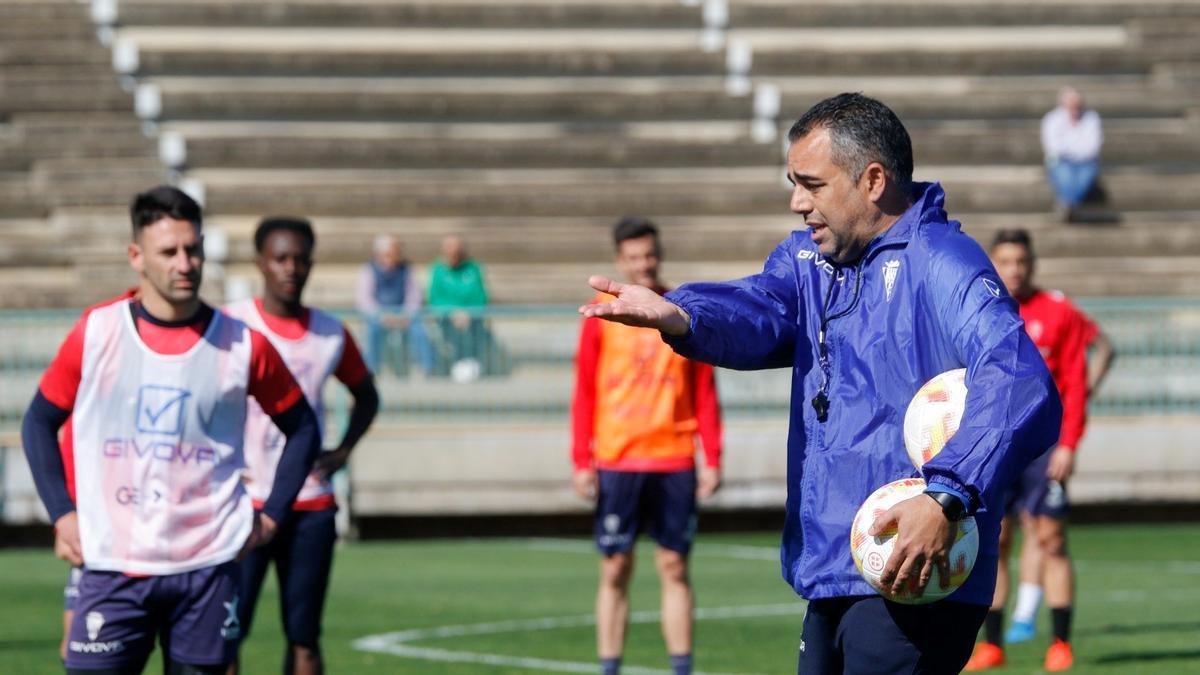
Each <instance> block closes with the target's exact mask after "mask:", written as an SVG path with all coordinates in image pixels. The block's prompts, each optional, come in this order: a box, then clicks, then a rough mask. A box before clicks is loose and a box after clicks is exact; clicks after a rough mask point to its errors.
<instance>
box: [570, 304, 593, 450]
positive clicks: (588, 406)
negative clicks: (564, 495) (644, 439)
mask: <svg viewBox="0 0 1200 675" xmlns="http://www.w3.org/2000/svg"><path fill="white" fill-rule="evenodd" d="M599 361H600V319H595V318H593V319H584V320H583V325H582V326H581V328H580V330H579V351H578V352H576V354H575V400H574V401H573V402H572V403H571V461H572V462H574V464H575V470H576V471H580V470H583V469H590V468H592V435H593V432H594V430H595V425H596V364H597V363H598V362H599Z"/></svg>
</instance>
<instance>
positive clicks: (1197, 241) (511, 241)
mask: <svg viewBox="0 0 1200 675" xmlns="http://www.w3.org/2000/svg"><path fill="white" fill-rule="evenodd" d="M950 215H951V217H952V218H954V219H957V220H960V221H961V222H962V223H963V227H964V229H965V231H966V232H967V233H968V234H969V235H971V236H972V237H974V238H975V239H976V240H977V241H979V242H980V243H981V244H982V245H984V246H986V245H987V244H988V243H989V242H990V241H991V240H992V238H993V237H994V236H995V233H996V232H997V231H998V230H1000V229H1002V228H1011V227H1023V228H1025V229H1028V230H1030V231H1031V232H1032V233H1033V234H1034V236H1035V237H1036V240H1037V251H1038V253H1039V254H1040V255H1041V256H1042V257H1051V258H1057V257H1081V258H1086V257H1106V256H1111V255H1112V252H1113V251H1119V250H1124V251H1127V252H1129V254H1130V255H1133V256H1136V255H1156V256H1158V255H1161V256H1200V237H1197V236H1196V234H1195V233H1196V226H1195V223H1196V222H1200V213H1195V212H1193V213H1188V212H1181V213H1174V212H1146V213H1134V214H1126V215H1125V218H1124V219H1123V220H1122V221H1121V222H1120V223H1113V224H1096V225H1091V224H1080V225H1072V226H1069V227H1064V226H1062V225H1061V224H1059V223H1058V222H1056V221H1055V220H1054V219H1053V216H1052V215H1051V214H1050V213H1043V214H1038V213H1033V214H1025V215H1022V216H1019V217H1015V216H1012V215H1010V214H989V213H960V212H955V213H951V214H950ZM613 222H614V219H611V218H570V217H567V218H526V217H521V218H477V219H467V218H445V219H437V218H420V219H403V220H398V219H395V218H339V217H336V216H331V217H324V218H317V219H315V220H314V227H315V228H316V232H317V239H318V247H317V248H318V251H317V260H318V263H319V264H321V265H326V264H349V265H357V264H360V263H361V262H363V261H365V260H366V259H367V258H368V257H369V255H370V251H371V245H372V241H373V239H374V238H375V236H376V235H378V234H381V233H389V234H394V235H396V236H397V237H399V238H400V239H401V240H402V241H403V242H404V245H405V250H406V252H407V254H408V255H409V257H410V258H411V259H413V260H416V261H427V260H432V259H433V258H435V257H436V256H437V255H438V249H439V245H440V242H441V239H442V237H444V236H446V235H447V234H452V233H453V234H461V235H462V236H463V237H465V238H466V239H467V241H469V242H470V249H471V251H472V254H473V255H475V256H476V257H478V258H479V259H480V260H484V261H495V262H527V263H537V262H551V261H552V262H564V263H577V262H578V263H588V262H593V263H597V264H605V265H606V264H609V261H610V258H611V253H612V243H611V241H612V240H611V230H612V225H613ZM655 222H656V223H657V224H658V225H659V228H660V231H661V232H662V236H663V241H664V244H665V247H666V260H667V261H668V262H681V261H692V262H705V261H735V262H736V261H761V260H762V259H765V258H766V256H767V254H768V253H769V252H770V251H771V250H772V249H773V248H774V247H775V245H776V244H778V243H779V242H780V241H781V240H782V239H783V238H784V237H786V236H787V235H788V233H789V232H791V231H793V230H797V229H800V230H802V229H804V224H803V222H802V221H801V219H800V217H799V216H797V215H790V214H786V213H783V212H781V213H780V214H779V215H771V216H759V217H746V216H731V217H713V216H694V217H687V216H664V217H661V218H656V219H655ZM257 223H258V218H257V217H253V216H245V217H232V216H227V217H216V218H213V219H210V220H209V221H208V227H210V228H220V229H221V230H222V231H224V232H225V234H226V235H227V236H228V238H229V257H230V260H233V261H239V262H249V261H251V260H252V259H253V258H254V250H253V243H252V239H253V233H254V228H255V227H256V226H257ZM123 236H124V231H123V230H120V231H119V233H118V234H117V240H116V241H115V243H119V241H120V237H123ZM531 242H537V246H536V247H532V246H530V243H531Z"/></svg>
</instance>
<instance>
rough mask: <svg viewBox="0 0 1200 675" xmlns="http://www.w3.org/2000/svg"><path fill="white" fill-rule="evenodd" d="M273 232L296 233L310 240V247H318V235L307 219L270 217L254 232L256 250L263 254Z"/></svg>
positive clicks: (260, 223) (264, 219)
mask: <svg viewBox="0 0 1200 675" xmlns="http://www.w3.org/2000/svg"><path fill="white" fill-rule="evenodd" d="M272 232H294V233H296V234H298V235H300V236H301V237H304V238H305V239H307V240H308V245H309V246H310V247H313V246H316V245H317V235H316V234H315V233H313V227H312V223H310V222H308V219H306V218H296V217H294V216H269V217H267V218H263V219H262V221H261V222H259V224H258V229H256V230H255V231H254V250H255V251H257V252H259V253H262V250H263V246H265V245H266V243H267V237H269V236H271V233H272Z"/></svg>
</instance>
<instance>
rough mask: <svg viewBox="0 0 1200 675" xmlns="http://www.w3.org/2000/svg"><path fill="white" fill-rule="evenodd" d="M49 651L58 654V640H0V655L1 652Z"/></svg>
mask: <svg viewBox="0 0 1200 675" xmlns="http://www.w3.org/2000/svg"><path fill="white" fill-rule="evenodd" d="M46 649H48V650H50V651H51V652H54V653H55V654H57V653H58V638H53V639H36V640H35V639H27V640H22V639H16V640H9V639H3V638H0V653H2V652H19V651H42V650H46Z"/></svg>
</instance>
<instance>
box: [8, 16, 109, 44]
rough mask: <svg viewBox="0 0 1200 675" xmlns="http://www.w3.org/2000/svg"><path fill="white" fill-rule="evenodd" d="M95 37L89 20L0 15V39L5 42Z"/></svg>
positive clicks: (80, 39)
mask: <svg viewBox="0 0 1200 675" xmlns="http://www.w3.org/2000/svg"><path fill="white" fill-rule="evenodd" d="M0 11H2V10H0ZM95 38H96V27H95V26H94V25H92V24H91V23H89V22H76V21H62V20H58V19H39V18H36V17H33V18H30V17H11V18H3V17H2V16H0V41H3V42H6V43H7V42H10V41H14V40H31V39H38V40H61V41H79V42H86V41H88V40H94V39H95Z"/></svg>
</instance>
